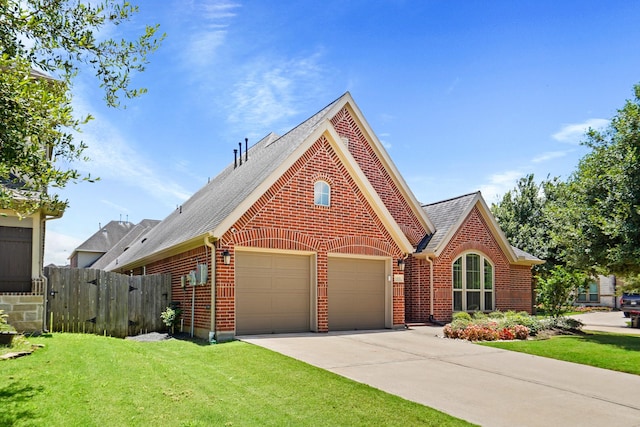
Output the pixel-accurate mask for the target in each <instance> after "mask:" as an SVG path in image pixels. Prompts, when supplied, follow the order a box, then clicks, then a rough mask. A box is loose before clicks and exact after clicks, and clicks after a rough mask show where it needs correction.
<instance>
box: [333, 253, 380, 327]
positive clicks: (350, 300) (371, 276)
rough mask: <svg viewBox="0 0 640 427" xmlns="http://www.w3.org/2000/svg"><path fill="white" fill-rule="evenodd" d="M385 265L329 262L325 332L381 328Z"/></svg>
mask: <svg viewBox="0 0 640 427" xmlns="http://www.w3.org/2000/svg"><path fill="white" fill-rule="evenodd" d="M384 284H385V261H384V260H368V259H352V258H329V289H328V304H329V330H330V331H336V330H351V329H380V328H384V326H385V322H384V317H385V306H384V301H385V298H384Z"/></svg>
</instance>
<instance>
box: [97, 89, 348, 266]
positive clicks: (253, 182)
mask: <svg viewBox="0 0 640 427" xmlns="http://www.w3.org/2000/svg"><path fill="white" fill-rule="evenodd" d="M346 95H347V94H344V95H342V96H341V97H340V98H338V99H336V100H335V101H333V102H332V103H330V104H329V105H327V106H326V107H325V108H323V109H322V110H320V111H319V112H318V113H316V114H315V115H313V116H312V117H310V118H309V119H307V120H306V121H304V122H303V123H301V124H300V125H298V126H297V127H295V128H294V129H292V130H291V131H289V132H288V133H286V134H285V135H283V136H281V137H278V136H277V135H275V134H273V133H270V134H269V135H267V136H266V137H264V138H263V139H261V140H260V141H259V142H258V143H256V144H255V145H253V146H252V147H250V148H249V151H248V157H249V158H248V160H247V161H246V162H244V163H243V165H242V166H238V167H237V168H234V165H233V163H231V164H230V165H229V166H227V167H226V168H225V169H224V170H223V171H222V172H221V173H220V174H219V175H218V176H216V177H215V178H214V179H213V180H211V182H209V183H208V184H207V185H205V186H204V187H202V188H201V189H200V190H199V191H198V192H196V193H195V194H194V195H193V196H192V197H191V198H190V199H189V200H187V201H186V202H185V203H184V204H183V205H182V206H181V207H179V208H178V209H176V210H175V211H173V212H172V213H171V214H170V215H169V216H167V217H166V218H165V219H164V220H162V222H161V223H160V224H158V225H157V226H156V227H154V228H153V229H152V230H151V231H150V232H149V233H147V234H146V235H145V236H144V239H138V240H136V242H134V243H133V244H132V245H131V247H130V248H129V250H127V251H126V252H124V253H123V254H122V255H121V256H119V257H118V259H116V260H115V261H113V262H111V263H110V264H109V265H108V266H107V267H106V269H107V270H115V269H117V268H120V267H123V266H126V265H127V264H131V263H133V262H135V261H138V260H141V259H143V258H146V257H148V256H151V255H153V254H156V253H158V252H161V251H163V250H167V249H170V248H172V247H174V246H176V245H178V244H181V243H183V242H187V241H189V240H192V239H195V238H197V237H199V236H204V235H205V234H206V233H207V232H209V231H212V230H214V229H215V228H216V227H217V226H218V225H220V224H221V222H222V221H224V220H225V219H226V218H227V217H228V216H229V215H230V214H231V212H233V211H234V210H235V209H236V208H237V207H238V206H239V205H240V204H241V203H242V202H243V201H244V200H245V199H246V198H247V197H248V196H249V195H250V194H251V193H252V192H253V191H254V190H255V189H256V188H257V187H258V186H259V185H260V184H261V183H262V182H263V181H264V180H265V179H266V178H268V177H269V176H270V175H271V174H272V173H273V172H274V171H275V170H276V169H277V168H278V167H279V166H280V165H281V164H282V163H283V162H284V161H285V160H286V159H287V158H288V157H289V156H290V155H291V154H292V153H293V152H294V151H295V150H296V148H298V147H299V146H300V145H301V144H302V143H303V142H304V141H305V139H306V138H307V137H308V136H309V135H311V133H313V131H314V130H315V129H317V128H318V126H320V125H321V124H322V123H323V122H324V120H326V119H328V118H330V117H328V114H329V112H330V111H331V109H332V108H333V107H334V106H335V105H336V104H338V103H339V102H340V100H341V99H342V98H343V97H345V96H346Z"/></svg>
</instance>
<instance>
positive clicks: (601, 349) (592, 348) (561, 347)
mask: <svg viewBox="0 0 640 427" xmlns="http://www.w3.org/2000/svg"><path fill="white" fill-rule="evenodd" d="M481 345H485V346H488V347H496V348H502V349H505V350H511V351H519V352H521V353H528V354H534V355H536V356H544V357H549V358H552V359H558V360H565V361H567V362H575V363H581V364H583V365H590V366H596V367H598V368H604V369H610V370H614V371H620V372H626V373H629V374H635V375H640V336H637V335H635V336H634V335H621V334H610V333H604V332H586V333H585V334H584V335H571V336H567V335H564V336H562V335H561V336H555V337H551V338H550V339H547V340H529V341H509V342H507V341H504V342H483V343H481Z"/></svg>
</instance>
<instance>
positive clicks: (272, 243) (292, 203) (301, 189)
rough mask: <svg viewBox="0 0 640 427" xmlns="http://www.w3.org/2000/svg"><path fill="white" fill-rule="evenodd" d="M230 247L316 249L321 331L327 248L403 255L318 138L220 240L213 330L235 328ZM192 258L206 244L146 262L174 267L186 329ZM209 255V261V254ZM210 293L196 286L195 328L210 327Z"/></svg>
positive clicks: (400, 295)
mask: <svg viewBox="0 0 640 427" xmlns="http://www.w3.org/2000/svg"><path fill="white" fill-rule="evenodd" d="M243 167H248V166H243ZM319 179H322V180H324V181H327V182H328V183H329V184H330V185H331V206H329V207H324V206H315V205H314V193H313V186H314V183H315V182H316V181H317V180H319ZM235 246H250V247H259V248H270V249H281V250H301V251H312V252H315V253H316V254H317V256H316V260H317V287H318V289H317V307H316V310H317V316H318V329H319V331H327V330H328V318H327V313H328V310H327V277H328V276H327V257H328V253H344V254H357V255H372V256H385V257H391V258H392V259H394V260H395V259H397V258H399V257H401V256H402V251H401V250H400V248H399V247H398V246H397V245H396V244H395V242H394V240H393V239H392V237H391V235H390V234H389V233H388V231H387V230H386V229H385V227H384V225H383V223H382V222H381V221H380V219H379V218H378V217H377V215H376V213H375V211H374V210H373V209H372V208H371V207H370V206H369V204H368V202H367V200H366V198H365V197H364V196H363V195H362V193H361V191H360V189H359V188H358V186H357V184H356V182H355V181H354V180H353V179H352V178H351V177H350V176H349V174H348V172H347V170H346V169H345V167H344V166H343V165H342V163H341V162H340V160H339V158H338V156H337V155H336V153H335V152H334V150H333V149H332V147H331V145H330V144H329V142H328V141H327V140H326V139H325V138H324V137H322V138H320V139H319V140H318V141H316V142H315V143H314V144H313V145H312V147H311V148H310V149H309V150H308V151H307V152H306V153H305V154H303V155H302V156H301V158H300V159H298V161H296V162H295V163H294V164H293V165H292V166H291V167H290V168H289V170H287V171H286V172H285V173H284V174H283V175H282V176H281V177H280V179H278V180H277V182H276V183H275V184H274V185H273V186H271V188H269V190H267V191H266V192H265V194H264V195H263V196H262V197H260V198H259V199H258V200H257V201H256V202H255V203H254V205H253V206H252V207H251V208H249V209H248V210H247V212H246V213H245V214H244V215H243V216H242V217H241V218H240V219H239V220H238V221H237V222H236V223H235V224H234V225H233V227H232V228H231V229H230V231H228V232H227V233H226V234H225V235H224V236H222V237H221V239H220V241H219V242H218V249H217V254H216V256H217V265H216V288H217V293H216V330H217V331H218V332H219V333H225V334H231V333H233V331H234V330H235V276H234V271H235V270H234V268H235V267H234V261H235ZM207 249H208V248H207ZM223 250H228V251H229V252H230V254H231V264H230V265H224V264H223V263H222V255H221V254H222V251H223ZM196 256H197V257H200V258H201V259H202V260H204V258H205V247H204V246H203V247H201V248H198V249H195V250H192V251H189V252H186V253H182V254H180V255H177V256H174V257H171V258H167V259H164V260H162V261H158V262H156V263H153V264H151V265H149V266H148V267H147V272H148V273H156V272H160V271H162V272H171V273H172V281H173V283H172V284H173V295H174V298H173V299H174V300H177V301H180V303H181V308H182V309H183V317H184V319H185V328H186V327H187V326H188V325H189V319H190V315H191V312H190V307H191V289H189V288H187V290H186V291H183V290H182V289H181V287H180V276H181V275H184V274H187V273H188V272H189V271H190V270H192V269H194V268H195V262H194V261H193V259H194V257H196ZM207 258H208V260H207V261H210V256H209V257H207ZM201 262H202V261H201ZM208 264H209V271H210V272H211V265H210V263H209V262H208ZM393 268H394V271H393V273H394V274H398V273H400V271H398V270H397V264H396V263H395V262H394V263H393ZM210 292H211V289H210V286H207V287H198V288H196V308H195V326H196V328H201V329H204V330H209V329H210V316H211V311H210V309H209V308H207V306H208V305H210V304H211V293H210ZM393 323H394V325H401V324H403V323H404V286H403V284H394V286H393Z"/></svg>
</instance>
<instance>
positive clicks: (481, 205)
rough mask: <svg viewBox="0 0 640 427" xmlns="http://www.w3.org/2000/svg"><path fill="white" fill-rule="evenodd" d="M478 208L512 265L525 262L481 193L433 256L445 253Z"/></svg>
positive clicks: (475, 197) (453, 226)
mask: <svg viewBox="0 0 640 427" xmlns="http://www.w3.org/2000/svg"><path fill="white" fill-rule="evenodd" d="M476 206H478V211H479V212H480V215H482V217H483V218H484V220H485V221H486V223H487V226H488V227H489V231H490V232H491V234H493V236H494V237H495V238H496V240H497V242H498V245H499V246H500V248H501V249H502V251H503V252H504V254H505V255H506V256H507V259H508V260H509V262H510V263H512V264H516V263H518V261H520V262H522V261H524V259H519V258H518V257H517V256H516V254H515V252H514V251H513V248H512V247H511V245H510V244H509V241H508V240H507V237H506V236H505V235H504V233H503V231H502V230H501V229H500V226H499V225H498V223H497V222H496V219H495V218H494V216H493V214H492V213H491V210H490V209H489V207H488V206H487V204H486V202H485V201H484V199H483V197H482V195H481V194H480V192H478V193H476V194H475V196H474V198H473V201H472V202H471V203H469V205H468V206H467V209H466V210H465V211H464V212H463V213H462V214H461V215H460V216H459V218H458V220H457V221H456V223H455V224H454V225H452V226H451V227H450V228H449V232H448V233H447V235H446V236H445V238H444V239H442V241H441V242H440V244H439V245H438V247H437V248H436V249H435V250H434V251H433V255H435V256H437V257H438V256H440V255H441V254H442V251H444V249H445V248H446V247H447V245H448V244H449V242H450V241H451V239H452V238H453V236H454V235H455V234H456V233H457V232H458V230H459V229H460V227H461V226H462V224H463V223H464V222H465V221H466V220H467V217H468V216H469V214H470V213H471V211H472V210H473V208H474V207H476ZM427 255H429V254H427Z"/></svg>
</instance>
